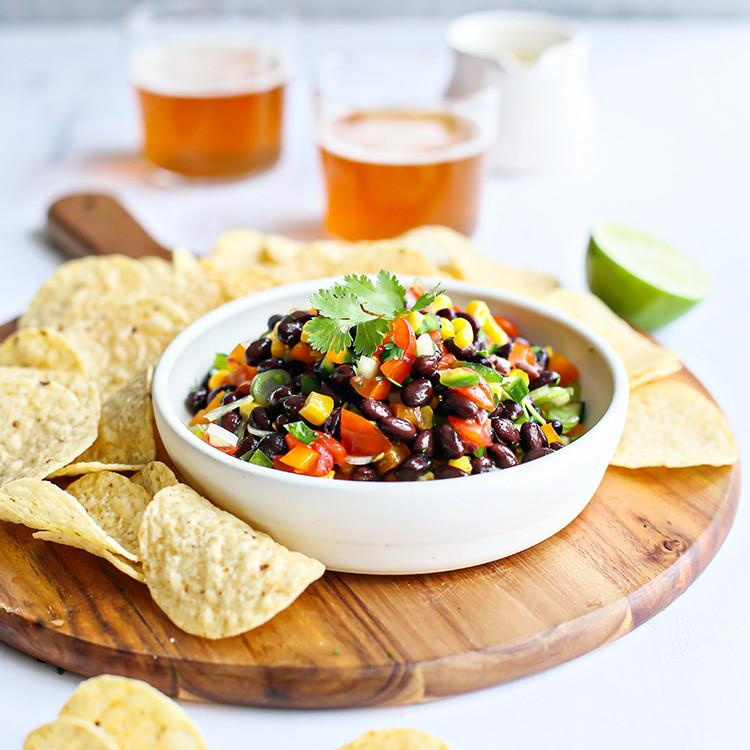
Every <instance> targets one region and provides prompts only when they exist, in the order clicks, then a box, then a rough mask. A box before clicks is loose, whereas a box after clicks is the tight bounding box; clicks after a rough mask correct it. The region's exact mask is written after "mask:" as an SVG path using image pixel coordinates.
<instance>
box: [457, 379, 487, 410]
mask: <svg viewBox="0 0 750 750" xmlns="http://www.w3.org/2000/svg"><path fill="white" fill-rule="evenodd" d="M453 390H454V391H456V392H457V393H460V394H461V395H462V396H466V398H468V399H469V400H470V401H473V402H474V403H475V404H476V405H477V406H481V407H482V409H487V411H492V410H493V409H494V408H495V399H494V398H493V396H492V389H491V388H490V384H489V383H488V382H487V381H486V380H485V379H484V378H483V377H482V376H481V375H480V376H479V382H478V383H477V384H476V385H469V386H466V387H465V388H454V389H453Z"/></svg>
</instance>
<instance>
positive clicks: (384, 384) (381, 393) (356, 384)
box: [349, 375, 391, 401]
mask: <svg viewBox="0 0 750 750" xmlns="http://www.w3.org/2000/svg"><path fill="white" fill-rule="evenodd" d="M349 385H351V387H352V388H354V390H355V391H357V393H359V395H360V396H362V397H363V398H374V399H377V400H378V401H382V400H383V399H386V398H388V394H389V393H390V392H391V381H390V380H388V379H387V378H384V377H375V378H367V379H365V378H363V377H362V376H361V375H355V376H353V377H352V378H350V379H349Z"/></svg>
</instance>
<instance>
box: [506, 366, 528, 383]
mask: <svg viewBox="0 0 750 750" xmlns="http://www.w3.org/2000/svg"><path fill="white" fill-rule="evenodd" d="M517 375H518V376H520V378H521V380H523V382H524V383H526V385H528V384H529V373H528V372H525V371H524V370H519V369H518V368H516V367H514V368H513V369H512V370H511V371H510V372H509V373H508V377H509V378H515V377H516V376H517Z"/></svg>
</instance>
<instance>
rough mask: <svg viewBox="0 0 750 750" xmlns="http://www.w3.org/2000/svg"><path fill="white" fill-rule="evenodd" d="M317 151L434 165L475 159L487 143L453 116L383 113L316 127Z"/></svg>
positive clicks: (351, 116)
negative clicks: (318, 146) (317, 130)
mask: <svg viewBox="0 0 750 750" xmlns="http://www.w3.org/2000/svg"><path fill="white" fill-rule="evenodd" d="M319 140H320V146H321V148H323V149H324V150H325V151H328V152H329V153H332V154H335V155H336V156H339V157H342V158H344V159H350V160H352V161H359V162H365V163H369V164H392V165H394V166H396V165H399V166H401V165H409V164H440V163H443V162H450V161H458V160H459V159H466V158H469V157H472V156H477V155H479V154H480V153H482V152H483V151H486V150H487V149H488V148H489V146H490V142H489V140H488V138H487V137H486V135H485V134H483V132H482V129H481V128H480V126H479V125H478V124H476V123H474V122H472V121H471V120H469V119H467V118H465V117H461V116H458V115H455V114H453V113H448V112H441V111H435V110H410V109H389V110H372V111H364V112H354V113H350V114H348V115H344V116H340V117H337V118H334V119H331V120H329V121H328V122H327V123H324V124H323V125H322V126H321V131H320V138H319Z"/></svg>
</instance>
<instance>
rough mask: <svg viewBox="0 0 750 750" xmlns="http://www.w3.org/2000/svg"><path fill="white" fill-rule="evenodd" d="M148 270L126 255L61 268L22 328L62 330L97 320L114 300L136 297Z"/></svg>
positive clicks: (90, 259)
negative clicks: (83, 318)
mask: <svg viewBox="0 0 750 750" xmlns="http://www.w3.org/2000/svg"><path fill="white" fill-rule="evenodd" d="M148 276H149V274H148V270H147V269H146V268H145V267H144V266H143V265H142V264H141V263H139V262H138V261H137V260H133V259H132V258H127V257H125V256H124V255H107V256H91V257H87V258H79V259H76V260H71V261H68V262H67V263H64V264H63V265H61V266H60V267H59V268H58V269H57V271H55V273H54V274H53V275H52V276H50V277H49V278H48V279H47V281H45V282H44V284H42V287H41V288H40V289H39V291H38V292H37V293H36V295H35V296H34V299H33V300H32V301H31V304H30V305H29V307H28V309H27V310H26V312H25V313H24V314H23V315H22V316H21V319H20V321H19V323H18V327H19V328H47V327H49V328H56V329H60V328H63V327H65V326H67V325H69V324H71V323H73V322H74V321H76V320H79V319H80V316H81V315H85V316H87V317H96V315H97V314H98V312H99V311H101V310H104V309H106V308H107V307H108V306H109V305H110V304H111V301H112V299H113V298H114V299H118V300H122V299H126V298H127V297H129V296H132V295H133V294H137V293H138V292H139V290H140V289H141V288H142V287H143V285H144V284H146V283H147V282H148Z"/></svg>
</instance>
